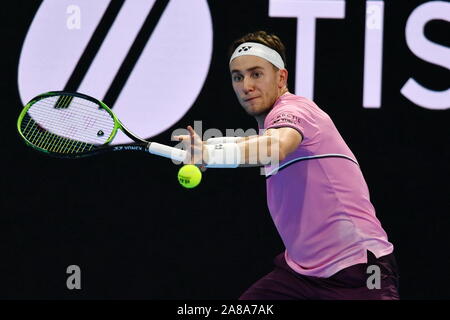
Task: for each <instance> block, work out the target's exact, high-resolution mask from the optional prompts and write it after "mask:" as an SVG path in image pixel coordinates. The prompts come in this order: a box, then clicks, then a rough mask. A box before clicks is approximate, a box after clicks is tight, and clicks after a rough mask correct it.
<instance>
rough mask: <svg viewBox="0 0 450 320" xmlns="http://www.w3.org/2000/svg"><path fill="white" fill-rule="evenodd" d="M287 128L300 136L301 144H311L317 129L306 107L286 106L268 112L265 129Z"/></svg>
mask: <svg viewBox="0 0 450 320" xmlns="http://www.w3.org/2000/svg"><path fill="white" fill-rule="evenodd" d="M284 127H289V128H293V129H295V130H297V131H298V132H299V133H300V134H301V136H302V144H308V143H311V142H312V141H313V140H314V138H315V137H316V136H317V134H318V132H319V129H318V126H317V123H316V121H315V119H314V117H313V114H312V113H311V112H308V105H306V104H305V105H304V106H300V105H292V104H286V105H283V106H281V107H279V108H277V109H276V110H273V111H272V112H270V113H269V114H268V116H267V118H266V121H265V129H276V128H284Z"/></svg>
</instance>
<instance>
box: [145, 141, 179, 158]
mask: <svg viewBox="0 0 450 320" xmlns="http://www.w3.org/2000/svg"><path fill="white" fill-rule="evenodd" d="M147 148H148V152H150V153H151V154H156V155H158V156H161V157H165V158H170V159H172V160H176V161H184V160H185V159H186V156H187V152H186V151H185V150H181V149H178V148H174V147H169V146H166V145H164V144H160V143H156V142H151V143H150V144H149V145H148V147H147Z"/></svg>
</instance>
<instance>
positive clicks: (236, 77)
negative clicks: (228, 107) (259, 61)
mask: <svg viewBox="0 0 450 320" xmlns="http://www.w3.org/2000/svg"><path fill="white" fill-rule="evenodd" d="M233 81H234V82H239V81H242V75H240V74H235V75H234V76H233Z"/></svg>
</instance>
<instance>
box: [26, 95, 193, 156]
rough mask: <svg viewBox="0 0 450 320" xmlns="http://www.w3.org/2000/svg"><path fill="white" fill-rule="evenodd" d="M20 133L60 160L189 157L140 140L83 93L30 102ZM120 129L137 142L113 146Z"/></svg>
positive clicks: (105, 108) (38, 98)
mask: <svg viewBox="0 0 450 320" xmlns="http://www.w3.org/2000/svg"><path fill="white" fill-rule="evenodd" d="M17 130H18V131H19V134H20V136H21V137H22V138H23V140H24V141H25V143H26V144H27V145H28V146H30V147H32V148H33V149H35V150H37V151H41V152H45V153H46V154H49V155H51V156H55V157H59V158H79V157H84V156H91V155H97V154H101V153H104V152H110V151H141V152H149V153H151V154H155V155H159V156H163V157H166V158H171V159H173V160H176V161H183V160H185V158H186V155H187V152H186V151H184V150H181V149H178V148H173V147H169V146H166V145H163V144H159V143H156V142H150V141H146V140H144V139H142V138H139V137H138V136H136V135H135V134H133V133H131V132H130V131H129V130H128V129H127V128H125V126H124V125H123V124H122V123H121V122H120V120H119V119H118V118H117V117H116V115H115V114H114V113H113V112H112V111H111V109H109V108H108V107H107V106H106V105H105V104H104V103H103V102H102V101H100V100H97V99H95V98H92V97H90V96H87V95H85V94H81V93H72V92H63V91H52V92H47V93H44V94H41V95H38V96H37V97H35V98H33V99H31V101H30V102H28V103H27V105H26V106H25V107H24V108H23V110H22V112H21V113H20V115H19V118H18V120H17ZM118 130H121V131H122V132H123V133H124V134H126V135H127V136H128V137H129V138H131V139H132V140H133V141H134V142H135V143H132V144H118V145H111V142H112V141H113V140H114V137H115V136H116V134H117V131H118Z"/></svg>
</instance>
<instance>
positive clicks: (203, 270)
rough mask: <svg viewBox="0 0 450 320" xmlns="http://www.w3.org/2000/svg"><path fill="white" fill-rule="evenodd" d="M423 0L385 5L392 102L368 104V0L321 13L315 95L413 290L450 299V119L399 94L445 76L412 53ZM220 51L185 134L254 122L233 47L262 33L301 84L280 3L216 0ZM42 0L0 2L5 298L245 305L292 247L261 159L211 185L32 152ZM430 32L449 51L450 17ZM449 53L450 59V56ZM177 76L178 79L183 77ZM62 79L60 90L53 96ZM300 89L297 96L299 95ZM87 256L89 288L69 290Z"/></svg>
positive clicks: (138, 160) (106, 159) (162, 168)
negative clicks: (30, 79) (36, 20)
mask: <svg viewBox="0 0 450 320" xmlns="http://www.w3.org/2000/svg"><path fill="white" fill-rule="evenodd" d="M423 2H424V1H386V3H385V26H384V52H383V57H384V61H383V88H382V93H383V96H382V107H381V108H380V109H365V108H363V107H362V79H363V72H362V70H363V61H364V60H363V57H364V23H365V21H364V20H365V2H364V1H347V3H346V15H345V16H346V17H345V19H336V20H334V19H329V20H328V19H320V20H318V22H317V29H316V30H317V32H316V57H315V59H316V61H315V64H316V65H315V87H314V92H315V98H314V100H315V101H316V103H317V104H318V105H319V106H320V107H321V108H322V109H323V110H325V111H326V112H327V113H328V114H329V115H330V116H331V117H332V119H333V121H334V122H335V124H336V126H337V127H338V129H339V130H340V132H341V134H342V136H343V137H344V139H345V140H346V142H347V144H348V145H349V146H350V148H351V149H352V151H353V152H354V154H355V155H356V157H357V159H358V161H359V163H360V165H361V168H362V170H363V173H364V176H365V178H366V181H367V183H368V185H369V189H370V192H371V200H372V202H373V204H374V206H375V208H376V210H377V216H378V218H379V219H380V220H381V222H382V225H383V227H384V228H385V230H386V231H387V233H388V235H389V240H390V241H391V242H393V243H394V246H395V253H396V257H397V260H398V263H399V266H400V274H401V282H400V285H401V287H400V293H401V296H402V298H403V299H448V298H450V293H449V292H450V290H449V289H448V288H450V254H449V250H448V247H449V244H450V241H449V235H448V234H449V232H448V230H449V228H450V210H449V209H450V208H449V189H450V188H449V183H448V178H449V160H450V157H449V133H450V130H449V128H448V126H449V119H450V118H449V112H448V110H445V111H434V110H427V109H424V108H422V107H419V106H417V105H415V104H413V103H412V102H410V101H408V100H407V99H406V98H405V97H403V96H402V95H401V94H400V89H401V87H402V86H403V85H404V83H405V82H406V81H407V80H408V78H410V77H414V78H415V79H416V80H417V81H418V82H419V83H421V84H422V85H424V86H426V87H428V88H429V89H433V90H444V89H447V88H448V87H449V86H450V81H449V79H450V77H449V75H450V74H449V71H448V70H446V69H444V68H442V67H439V66H436V65H432V64H429V63H427V62H425V61H422V60H420V59H419V58H417V57H415V56H414V54H413V53H412V52H411V51H410V50H409V49H408V47H407V46H406V42H405V34H404V33H405V25H406V21H407V18H408V16H409V15H410V13H411V12H412V10H414V9H415V8H416V7H417V6H418V5H419V4H420V3H423ZM208 3H209V6H210V10H211V15H212V19H213V27H214V52H213V58H212V63H211V67H210V71H209V75H208V78H207V80H206V82H205V85H204V88H203V90H202V92H201V94H200V95H199V97H198V99H197V101H196V103H195V104H194V105H193V107H192V108H191V110H190V111H189V112H188V113H187V114H186V115H185V117H184V118H183V119H181V120H180V121H179V122H178V123H176V124H175V125H174V126H173V127H172V128H170V129H169V130H167V131H166V132H164V133H162V134H160V135H158V136H157V137H153V139H154V140H156V141H158V142H161V143H165V144H170V143H171V142H170V135H171V133H172V131H173V130H174V129H176V128H180V127H185V126H187V125H188V124H193V121H195V120H202V121H203V129H204V130H205V129H207V128H218V129H220V130H222V132H225V129H226V128H244V129H246V128H255V129H256V122H255V121H254V120H253V119H252V118H250V117H248V116H247V115H246V114H245V112H244V111H243V110H242V109H241V107H240V106H239V104H238V102H237V100H236V98H235V96H234V93H233V91H232V89H231V83H230V78H229V74H228V66H227V60H228V56H227V51H228V46H229V44H230V43H231V42H232V41H233V40H234V39H235V38H237V37H239V36H241V35H243V34H245V33H247V32H250V31H255V30H260V29H263V30H267V31H269V32H274V33H276V34H277V35H279V36H280V37H281V38H282V40H283V41H284V42H285V44H286V47H287V56H288V58H287V59H288V66H289V68H288V69H289V72H290V73H289V77H290V78H289V87H290V88H291V89H292V88H295V83H294V79H295V43H296V25H297V21H296V19H293V18H292V19H290V18H283V19H281V18H270V17H268V1H263V0H254V1H248V0H246V1H212V0H211V1H208ZM39 5H40V1H26V0H22V1H14V2H13V1H9V2H5V4H3V9H2V10H1V13H0V15H1V19H0V23H1V29H0V30H1V31H0V32H1V34H2V39H3V49H2V59H1V74H2V81H1V84H0V86H1V93H2V110H3V114H2V117H1V121H2V128H3V131H2V135H1V141H2V149H1V153H2V157H1V161H2V168H3V175H2V177H1V188H2V193H1V214H0V226H1V230H0V298H2V299H236V298H237V297H238V296H239V295H240V294H241V293H242V291H243V290H245V289H246V288H247V287H248V286H250V285H251V284H252V283H253V282H254V281H256V280H257V279H258V278H260V277H261V276H263V275H264V274H266V273H267V272H269V271H271V268H272V259H273V257H274V256H275V255H276V254H278V253H279V252H281V251H282V250H283V246H282V242H281V239H280V237H279V236H278V234H277V232H276V230H275V227H274V225H273V222H272V220H271V218H270V214H269V212H268V209H267V205H266V197H265V180H264V178H263V176H261V175H260V174H259V169H258V168H240V169H235V170H211V169H210V170H207V171H206V172H205V173H204V174H203V181H202V183H201V185H200V186H199V187H197V188H196V189H193V190H186V189H183V188H182V187H181V186H179V184H178V182H177V179H176V174H177V170H178V169H179V167H176V166H174V165H173V164H172V163H171V162H170V161H168V160H167V159H163V158H158V157H151V156H148V155H145V154H138V153H117V154H107V155H102V156H98V157H93V158H86V159H81V160H60V159H53V158H49V157H47V156H44V155H42V154H39V153H37V152H34V151H33V150H31V149H29V148H27V147H26V146H25V145H24V143H23V142H22V141H21V140H20V138H19V136H18V134H17V131H16V127H15V126H16V119H17V116H18V114H19V112H20V110H21V107H22V105H21V102H20V99H19V93H18V89H17V66H18V61H19V55H20V52H21V48H22V44H23V41H24V39H25V36H26V33H27V30H28V27H29V25H30V24H31V22H32V20H33V17H34V14H35V13H36V11H37V9H38V8H39ZM425 34H426V36H427V37H428V38H429V39H430V40H432V41H435V42H437V43H440V44H442V45H446V46H450V37H449V34H450V28H449V23H448V22H444V21H432V22H430V23H428V24H427V26H426V28H425ZM449 58H450V57H449ZM174 76H175V75H174ZM51 89H53V88H49V90H51ZM291 91H292V90H291ZM71 264H76V265H79V266H80V268H81V270H82V289H81V290H73V291H70V290H68V289H67V288H66V278H67V276H68V275H67V274H66V268H67V266H69V265H71Z"/></svg>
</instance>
